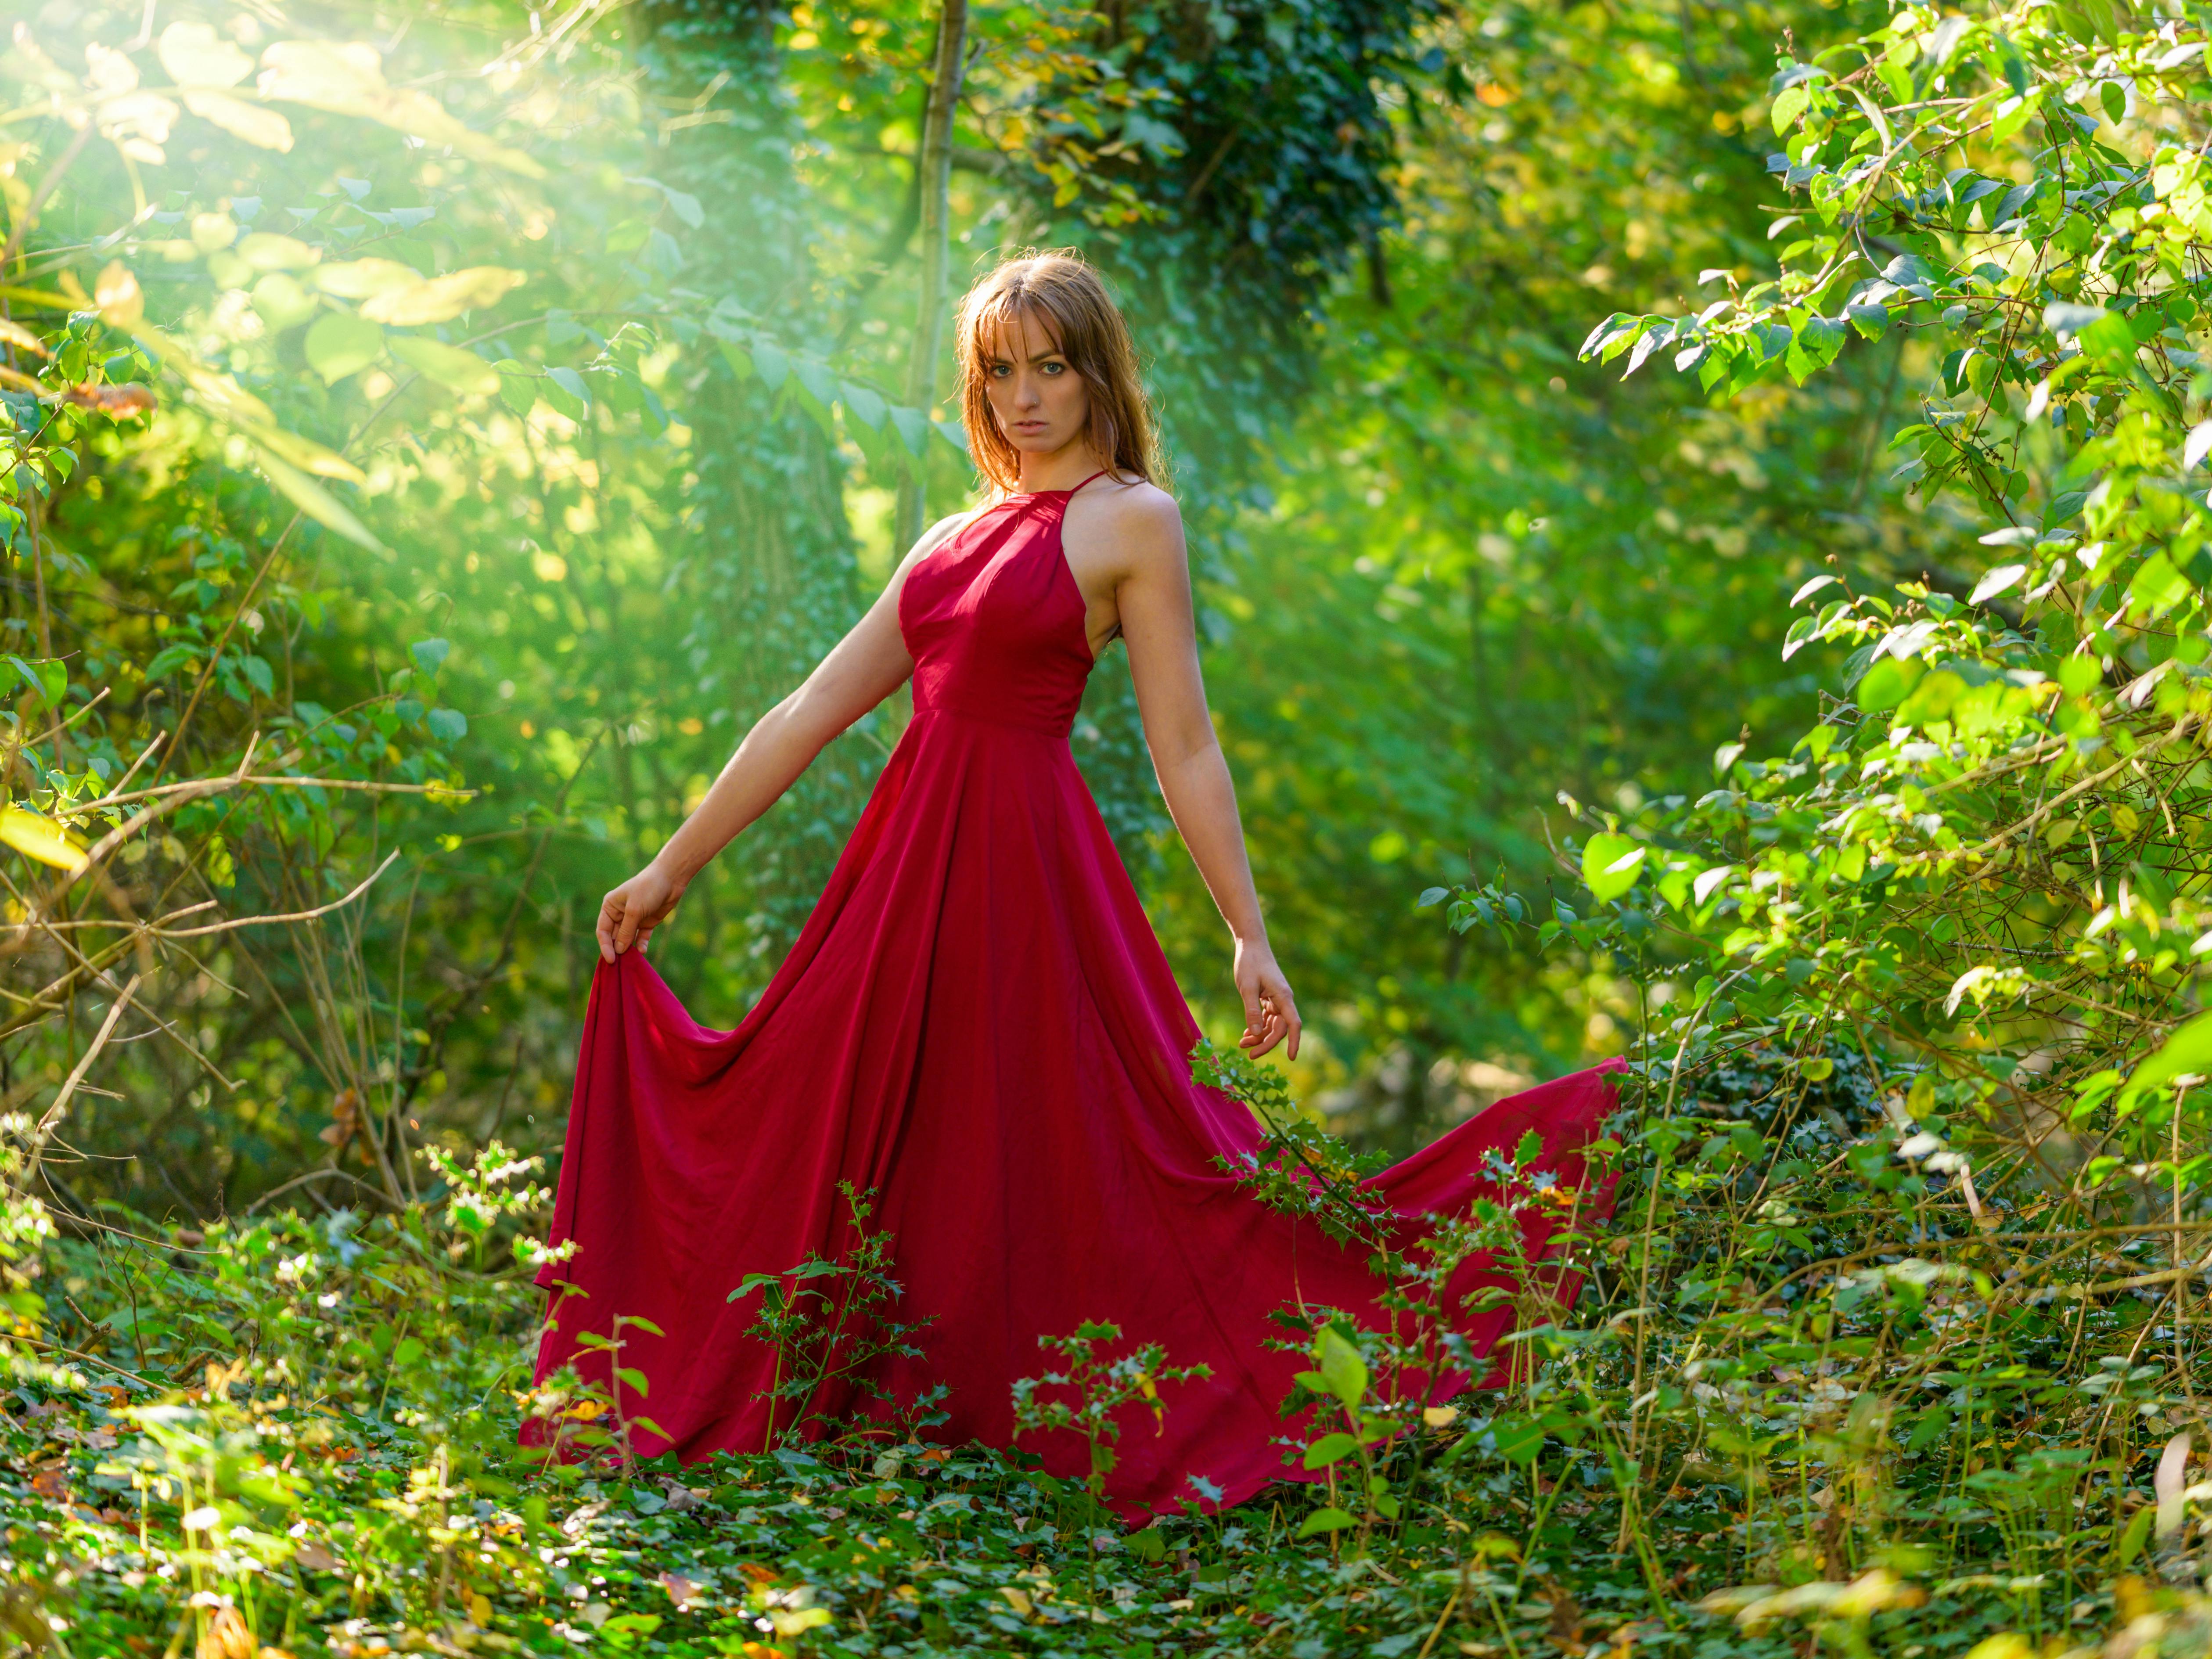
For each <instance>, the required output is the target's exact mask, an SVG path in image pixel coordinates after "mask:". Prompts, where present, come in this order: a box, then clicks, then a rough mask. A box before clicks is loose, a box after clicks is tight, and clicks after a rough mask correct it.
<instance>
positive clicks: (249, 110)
mask: <svg viewBox="0 0 2212 1659" xmlns="http://www.w3.org/2000/svg"><path fill="white" fill-rule="evenodd" d="M185 108H186V109H188V110H190V111H191V112H192V113H193V114H195V115H197V116H198V117H199V118H200V119H201V120H203V121H205V122H207V123H208V124H209V125H210V126H217V127H221V128H222V130H223V131H225V132H227V133H228V134H229V135H230V136H231V137H234V138H243V139H244V140H246V143H249V144H258V145H259V146H260V147H261V148H262V149H273V150H275V151H276V152H277V153H278V154H279V155H282V154H283V152H285V151H286V150H289V149H291V148H292V124H291V123H290V122H289V121H287V120H286V119H285V118H283V116H282V115H281V114H279V113H278V112H276V111H275V110H273V109H264V108H262V107H261V106H260V105H258V104H249V103H247V102H246V100H243V99H241V98H233V97H231V96H229V95H228V94H225V93H220V92H188V93H186V94H185Z"/></svg>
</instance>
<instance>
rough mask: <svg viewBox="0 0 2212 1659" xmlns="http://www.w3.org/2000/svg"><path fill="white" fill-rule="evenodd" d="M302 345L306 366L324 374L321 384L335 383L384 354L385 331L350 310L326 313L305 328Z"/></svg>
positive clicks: (356, 372)
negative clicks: (305, 334) (306, 329)
mask: <svg viewBox="0 0 2212 1659" xmlns="http://www.w3.org/2000/svg"><path fill="white" fill-rule="evenodd" d="M302 344H303V347H304V349H305V350H306V351H307V363H308V366H309V367H310V368H313V370H314V371H315V373H316V374H319V375H321V376H322V377H323V384H324V385H325V386H336V385H337V383H338V382H339V381H340V380H344V379H345V378H346V376H348V375H349V374H359V373H361V371H362V369H364V368H368V366H369V365H370V364H371V363H373V362H375V361H376V360H377V358H379V357H380V356H382V355H383V353H384V331H383V330H382V329H380V328H379V327H378V326H377V325H375V324H374V323H372V322H370V321H369V320H368V319H367V318H366V317H356V316H355V315H354V314H353V313H350V312H345V311H331V312H325V313H324V314H323V315H322V317H321V318H320V319H318V320H317V322H316V324H315V325H314V326H313V328H311V329H309V330H308V331H307V336H306V337H305V339H304V341H303V342H302Z"/></svg>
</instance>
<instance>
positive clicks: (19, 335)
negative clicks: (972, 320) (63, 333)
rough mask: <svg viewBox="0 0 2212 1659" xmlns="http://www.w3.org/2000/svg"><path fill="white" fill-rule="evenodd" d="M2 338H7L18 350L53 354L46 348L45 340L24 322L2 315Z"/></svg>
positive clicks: (41, 354) (0, 337) (36, 354)
mask: <svg viewBox="0 0 2212 1659" xmlns="http://www.w3.org/2000/svg"><path fill="white" fill-rule="evenodd" d="M0 340H5V341H6V342H7V343H9V345H11V346H14V347H15V349H17V350H18V351H28V352H31V353H33V354H34V355H35V356H40V357H44V356H49V355H51V354H49V353H48V352H47V350H46V342H45V341H43V340H41V339H40V338H39V337H38V336H37V335H35V334H33V333H32V332H31V331H30V330H29V329H27V328H25V327H24V326H23V325H22V324H21V323H14V322H10V321H9V320H8V319H6V318H5V317H0Z"/></svg>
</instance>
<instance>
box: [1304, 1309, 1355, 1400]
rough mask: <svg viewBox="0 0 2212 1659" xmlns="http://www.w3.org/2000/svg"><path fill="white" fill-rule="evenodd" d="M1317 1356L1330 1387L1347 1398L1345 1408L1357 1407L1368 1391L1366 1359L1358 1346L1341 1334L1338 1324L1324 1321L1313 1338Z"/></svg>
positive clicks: (1317, 1361) (1341, 1396) (1323, 1379)
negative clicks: (1338, 1332) (1339, 1333)
mask: <svg viewBox="0 0 2212 1659" xmlns="http://www.w3.org/2000/svg"><path fill="white" fill-rule="evenodd" d="M1314 1359H1315V1362H1316V1364H1318V1365H1319V1366H1320V1368H1321V1375H1322V1381H1323V1382H1324V1383H1327V1384H1328V1391H1329V1392H1330V1393H1331V1394H1333V1395H1335V1396H1336V1397H1337V1398H1338V1399H1339V1400H1340V1401H1343V1402H1344V1406H1345V1409H1346V1410H1347V1411H1349V1410H1351V1409H1352V1408H1353V1407H1357V1406H1358V1404H1359V1401H1360V1399H1361V1397H1362V1396H1363V1395H1365V1394H1366V1392H1367V1362H1366V1361H1365V1360H1364V1359H1362V1358H1360V1357H1359V1350H1358V1349H1357V1348H1355V1347H1353V1346H1352V1344H1350V1343H1349V1342H1347V1341H1346V1340H1344V1339H1343V1338H1342V1337H1341V1336H1340V1335H1338V1334H1337V1331H1336V1327H1334V1325H1324V1326H1322V1331H1321V1334H1320V1335H1319V1336H1318V1337H1316V1338H1315V1339H1314Z"/></svg>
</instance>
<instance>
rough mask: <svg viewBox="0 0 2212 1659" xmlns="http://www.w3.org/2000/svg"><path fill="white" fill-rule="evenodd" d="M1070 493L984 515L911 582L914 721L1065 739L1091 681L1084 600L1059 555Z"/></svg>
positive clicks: (908, 611) (907, 602) (1024, 500)
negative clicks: (977, 723)
mask: <svg viewBox="0 0 2212 1659" xmlns="http://www.w3.org/2000/svg"><path fill="white" fill-rule="evenodd" d="M1072 494H1073V491H1070V490H1066V489H1043V490H1038V491H1036V493H1034V494H1031V495H1010V496H1008V497H1006V499H1005V500H1003V501H998V502H996V503H994V505H992V506H990V507H985V508H984V509H983V510H982V511H981V513H977V514H976V515H975V518H973V519H972V520H969V522H968V523H967V524H966V525H964V526H962V527H961V529H960V530H959V531H958V532H957V533H955V534H953V535H951V536H949V537H947V538H945V541H944V542H943V543H942V544H939V546H937V547H936V548H934V549H933V550H931V551H930V552H929V553H928V555H927V556H925V557H924V558H922V559H921V561H920V562H918V563H916V564H915V567H914V568H913V569H911V570H909V571H908V573H907V578H906V586H904V588H902V590H901V591H900V593H899V630H900V632H901V634H902V635H903V636H904V637H905V640H906V648H907V652H908V654H909V655H910V656H912V657H913V659H914V712H915V716H916V717H917V718H919V717H921V716H922V715H924V714H957V715H961V716H964V717H966V718H968V719H970V720H988V721H991V722H993V723H994V724H997V725H1000V726H1023V727H1026V728H1029V729H1030V730H1033V731H1038V732H1049V733H1051V734H1053V735H1054V736H1059V737H1065V736H1066V735H1067V733H1068V732H1069V731H1070V730H1071V729H1072V728H1073V726H1074V724H1075V715H1076V711H1077V709H1078V708H1080V707H1081V706H1082V702H1083V687H1084V684H1085V681H1087V680H1088V679H1089V678H1090V677H1091V662H1092V659H1091V639H1090V635H1089V633H1088V631H1087V628H1086V619H1085V606H1084V603H1083V592H1082V590H1081V589H1080V588H1079V587H1078V586H1076V583H1075V576H1074V573H1073V572H1072V571H1071V570H1069V568H1068V567H1067V558H1066V555H1065V554H1064V553H1063V552H1062V551H1061V550H1060V521H1061V520H1063V519H1064V518H1065V517H1066V514H1067V502H1068V497H1069V496H1070V495H1072Z"/></svg>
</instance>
